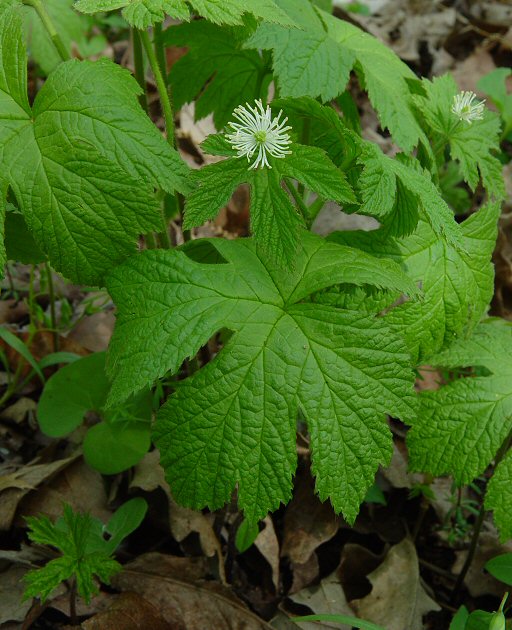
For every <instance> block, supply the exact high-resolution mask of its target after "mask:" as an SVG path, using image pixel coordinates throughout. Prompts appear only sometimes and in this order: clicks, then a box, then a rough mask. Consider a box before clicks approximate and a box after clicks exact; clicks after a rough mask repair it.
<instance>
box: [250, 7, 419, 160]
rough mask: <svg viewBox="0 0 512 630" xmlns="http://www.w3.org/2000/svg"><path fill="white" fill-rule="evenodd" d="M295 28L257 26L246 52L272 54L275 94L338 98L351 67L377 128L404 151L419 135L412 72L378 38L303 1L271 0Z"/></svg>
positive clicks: (415, 141) (413, 143) (416, 140)
mask: <svg viewBox="0 0 512 630" xmlns="http://www.w3.org/2000/svg"><path fill="white" fill-rule="evenodd" d="M277 1H278V3H279V5H280V6H281V7H282V9H283V10H284V11H286V12H287V13H288V15H289V16H290V17H291V18H292V19H293V20H294V22H296V23H297V24H298V25H299V26H300V27H301V28H299V29H285V28H283V27H281V26H279V25H275V24H267V23H263V24H261V25H260V26H259V27H258V29H257V31H256V32H255V33H254V35H253V36H252V37H251V38H250V39H249V40H248V42H247V44H246V46H247V47H248V48H263V49H268V50H272V51H273V55H274V73H275V75H276V78H277V85H278V88H279V94H280V95H281V96H296V97H297V96H312V97H313V98H316V97H320V98H321V99H322V100H323V101H328V100H331V99H333V98H335V97H336V96H338V95H339V94H341V93H342V92H343V91H344V90H345V87H346V85H347V83H348V80H349V77H350V72H351V70H352V69H354V70H355V71H356V73H357V74H358V76H359V78H360V80H361V82H362V84H363V87H365V89H366V90H368V95H369V97H370V101H371V103H372V105H373V106H374V107H375V109H376V110H377V112H378V114H379V116H380V120H381V124H382V127H383V128H384V127H385V128H388V129H389V130H390V131H391V133H392V134H393V137H394V138H395V140H396V141H397V143H398V144H399V145H400V146H401V147H402V148H403V149H404V150H405V151H409V150H411V149H412V148H413V147H414V146H416V145H417V144H418V142H419V141H420V140H422V141H424V143H425V144H426V142H425V140H426V139H425V136H424V133H423V131H422V130H421V128H420V126H419V125H418V123H417V122H416V119H415V117H414V115H413V112H412V97H411V94H410V91H409V87H408V84H407V81H408V80H411V81H414V80H415V75H414V73H413V72H412V71H411V70H410V69H409V68H408V67H407V66H406V65H405V64H404V63H403V62H402V61H400V59H399V58H398V57H397V56H396V55H395V54H394V53H393V52H392V51H391V50H390V49H389V48H387V47H386V46H385V45H384V44H382V43H381V42H379V40H378V39H376V38H375V37H372V36H370V35H368V34H366V33H363V31H361V30H360V29H358V28H357V27H355V26H353V25H352V24H349V23H348V22H344V21H342V20H339V19H338V18H335V17H333V16H331V15H328V14H327V13H324V12H323V11H321V10H319V9H317V8H315V7H313V6H312V5H311V4H310V3H309V2H308V0H277Z"/></svg>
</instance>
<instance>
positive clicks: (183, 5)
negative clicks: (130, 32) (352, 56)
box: [75, 0, 293, 28]
mask: <svg viewBox="0 0 512 630" xmlns="http://www.w3.org/2000/svg"><path fill="white" fill-rule="evenodd" d="M190 4H191V5H192V7H193V9H194V11H195V12H197V13H198V14H199V15H201V16H203V17H205V18H206V19H207V20H209V21H210V22H213V23H215V24H241V23H242V17H243V15H244V14H245V13H252V14H253V15H255V16H256V17H259V18H263V19H264V20H267V21H268V22H276V23H277V24H283V25H288V26H293V21H292V20H290V18H289V17H288V16H287V15H286V13H285V12H284V11H282V10H281V9H280V8H279V6H277V4H276V3H275V2H274V1H273V0H191V2H190ZM75 8H76V9H77V10H78V11H82V12H83V13H96V12H97V11H113V10H115V9H121V8H122V9H123V16H124V17H125V19H126V21H127V22H128V23H129V24H131V25H132V26H135V27H136V28H147V27H148V26H150V25H152V24H156V23H158V22H161V21H162V20H163V19H164V17H165V14H166V13H167V14H169V15H170V16H172V17H174V18H178V19H181V20H187V19H188V18H189V10H188V6H187V2H186V1H185V0H78V2H77V3H76V4H75Z"/></svg>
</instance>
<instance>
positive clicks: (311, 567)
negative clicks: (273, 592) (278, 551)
mask: <svg viewBox="0 0 512 630" xmlns="http://www.w3.org/2000/svg"><path fill="white" fill-rule="evenodd" d="M291 570H292V574H293V581H292V585H291V587H290V590H289V591H288V592H289V593H298V592H299V591H301V590H302V589H303V588H306V586H309V585H310V584H313V582H315V581H316V579H317V578H318V576H319V575H320V563H319V562H318V556H317V555H316V553H312V554H311V555H310V556H309V558H308V559H307V561H306V562H304V563H303V564H297V563H296V562H292V563H291Z"/></svg>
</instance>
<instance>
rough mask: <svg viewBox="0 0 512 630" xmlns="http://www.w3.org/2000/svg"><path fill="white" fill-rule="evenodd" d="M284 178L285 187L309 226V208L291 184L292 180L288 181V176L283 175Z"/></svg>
mask: <svg viewBox="0 0 512 630" xmlns="http://www.w3.org/2000/svg"><path fill="white" fill-rule="evenodd" d="M284 179H285V183H286V189H287V190H288V192H289V193H290V195H291V196H292V197H293V199H294V201H295V203H296V204H297V208H298V209H299V210H300V213H301V214H302V217H303V219H304V221H306V223H307V225H308V226H309V222H310V217H309V210H308V207H307V206H306V204H305V203H304V200H303V198H302V195H301V194H300V191H299V190H297V188H295V186H294V185H293V182H292V181H290V179H289V178H288V177H285V178H284Z"/></svg>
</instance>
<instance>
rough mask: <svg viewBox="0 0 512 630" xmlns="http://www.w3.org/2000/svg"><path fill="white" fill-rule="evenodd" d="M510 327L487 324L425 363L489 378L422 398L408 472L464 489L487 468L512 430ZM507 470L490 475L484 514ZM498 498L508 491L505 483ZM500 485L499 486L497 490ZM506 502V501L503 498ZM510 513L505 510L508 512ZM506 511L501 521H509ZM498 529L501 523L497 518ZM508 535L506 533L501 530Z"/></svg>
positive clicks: (457, 381)
mask: <svg viewBox="0 0 512 630" xmlns="http://www.w3.org/2000/svg"><path fill="white" fill-rule="evenodd" d="M511 352H512V326H511V325H510V324H509V323H507V322H505V321H504V320H495V319H491V320H487V321H485V322H484V323H482V324H480V325H479V326H478V327H477V328H476V329H475V331H474V333H473V335H472V336H471V337H470V338H469V339H459V340H457V341H456V342H455V343H454V344H453V345H452V346H450V347H449V348H448V349H447V350H446V351H444V352H442V353H440V354H438V355H437V356H435V357H433V358H431V359H430V363H431V364H432V365H434V366H441V367H445V368H448V369H455V368H462V367H480V368H481V367H483V368H485V369H486V370H488V371H489V372H490V374H489V376H475V375H471V376H468V377H466V378H458V379H455V380H454V381H452V382H450V383H449V384H447V385H444V386H443V387H441V388H440V389H439V390H437V391H431V392H430V391H429V392H422V394H421V395H420V409H419V412H418V417H417V419H416V420H414V422H413V423H412V424H413V426H412V429H411V430H410V432H409V434H408V439H407V442H408V446H409V453H410V465H411V468H412V469H413V470H421V471H427V472H430V473H432V474H434V475H443V474H452V475H453V476H454V479H455V481H456V483H457V484H459V485H462V484H464V483H469V482H470V481H472V480H473V479H474V478H475V477H477V476H478V475H480V474H481V473H482V472H483V471H484V470H485V469H486V467H487V466H488V465H489V464H490V463H491V461H492V459H493V457H494V456H495V454H496V452H497V450H498V448H499V447H500V446H501V444H502V443H503V441H504V440H505V438H506V437H507V436H508V434H509V433H510V431H511V430H512V385H511V383H512V369H511V367H510V353H511ZM508 465H509V464H507V463H505V464H504V465H503V463H502V464H500V467H501V466H503V468H502V469H501V470H502V472H501V473H500V474H498V470H499V468H500V467H498V470H497V471H496V473H495V476H494V478H495V479H496V481H494V482H492V483H493V486H491V485H490V486H489V488H490V489H491V487H493V488H494V490H492V491H490V494H489V497H490V498H489V499H488V501H489V509H494V506H495V505H496V506H497V508H499V506H500V503H499V501H496V500H495V499H494V497H497V496H498V494H499V493H500V492H502V491H503V490H502V489H503V487H504V486H503V485H502V484H501V480H503V479H504V477H505V475H506V474H507V466H508ZM507 483H508V488H507V489H506V490H505V493H504V494H503V496H504V497H506V496H507V493H508V492H509V489H510V478H509V479H508V482H507ZM500 484H501V485H500ZM508 496H510V495H508ZM508 507H511V506H508ZM508 515H509V512H508V511H507V519H508V520H509V516H508ZM497 522H498V524H499V526H500V527H503V526H504V522H503V521H502V520H501V519H500V517H499V512H498V516H497ZM507 531H509V530H507Z"/></svg>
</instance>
